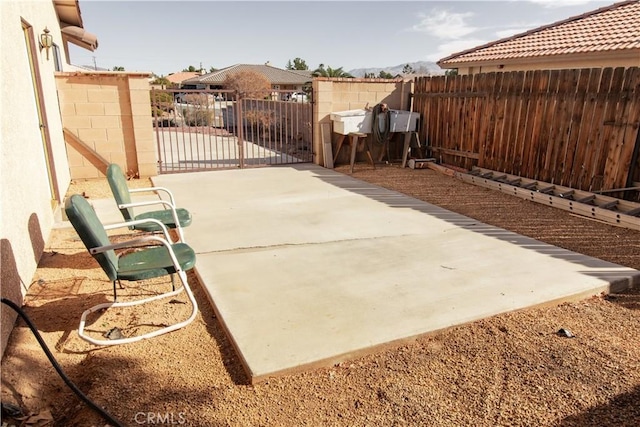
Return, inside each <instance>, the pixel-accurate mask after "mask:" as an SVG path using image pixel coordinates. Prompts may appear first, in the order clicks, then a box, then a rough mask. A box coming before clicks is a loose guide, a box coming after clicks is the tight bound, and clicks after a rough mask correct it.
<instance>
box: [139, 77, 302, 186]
mask: <svg viewBox="0 0 640 427" xmlns="http://www.w3.org/2000/svg"><path fill="white" fill-rule="evenodd" d="M292 92H293V91H273V92H272V93H271V95H270V96H269V97H268V99H251V98H241V97H240V96H239V95H238V94H237V93H236V92H234V91H228V90H227V91H225V90H215V91H213V90H180V89H163V90H159V89H153V90H152V91H151V107H152V116H153V124H154V128H155V138H156V143H157V149H158V173H161V174H163V173H177V172H194V171H205V170H215V169H229V168H245V167H255V166H269V165H277V164H291V163H307V162H312V161H313V143H312V137H313V121H312V104H311V102H310V100H311V99H312V94H308V96H304V97H300V96H292V95H291V93H292ZM298 95H299V94H298Z"/></svg>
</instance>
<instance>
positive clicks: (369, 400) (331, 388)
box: [2, 164, 640, 427]
mask: <svg viewBox="0 0 640 427" xmlns="http://www.w3.org/2000/svg"><path fill="white" fill-rule="evenodd" d="M337 170H338V171H339V172H342V173H347V172H348V169H347V168H346V167H338V168H337ZM353 176H354V177H355V178H358V179H361V180H363V181H367V182H371V183H373V184H376V185H379V186H382V187H386V188H389V189H392V190H396V191H399V192H402V193H404V194H408V195H410V196H413V197H416V198H418V199H421V200H424V201H427V202H430V203H433V204H436V205H438V206H442V207H444V208H447V209H450V210H452V211H455V212H459V213H461V214H464V215H467V216H470V217H473V218H476V219H478V220H480V221H483V222H485V223H489V224H491V225H495V226H499V227H503V228H506V229H508V230H512V231H515V232H518V233H520V234H523V235H526V236H530V237H533V238H535V239H538V240H541V241H544V242H547V243H551V244H554V245H557V246H560V247H563V248H566V249H570V250H573V251H576V252H580V253H584V254H587V255H591V256H594V257H597V258H601V259H604V260H607V261H611V262H615V263H618V264H622V265H624V266H628V267H633V268H636V269H640V232H637V231H631V230H627V229H623V228H617V227H614V226H610V225H606V224H603V223H601V222H597V221H592V220H588V219H583V218H580V217H577V216H574V215H572V214H570V213H568V212H565V211H561V210H557V209H554V208H550V207H547V206H542V205H539V204H535V203H533V202H528V201H525V200H521V199H518V198H515V197H512V196H508V195H505V194H502V193H499V192H496V191H492V190H488V189H484V188H480V187H475V186H473V185H470V184H466V183H463V182H462V181H459V180H457V179H455V178H451V177H448V176H445V175H443V174H440V173H438V172H435V171H431V170H426V169H423V170H411V169H408V168H406V169H401V168H399V167H397V166H386V167H378V168H377V169H376V170H373V169H371V167H369V166H367V165H366V164H359V165H356V169H355V172H354V174H353ZM130 185H131V186H141V185H143V186H144V185H147V182H146V181H145V180H132V181H130ZM70 192H71V193H73V192H76V193H83V192H84V193H85V195H86V196H88V198H89V200H91V199H97V198H104V197H110V193H109V191H108V187H107V186H106V181H104V182H103V181H86V182H74V183H73V185H72V188H71V189H70ZM120 233H122V234H118V235H116V236H115V237H114V238H115V239H124V238H127V237H128V235H127V233H126V232H120ZM196 268H197V265H196ZM426 278H427V277H425V279H426ZM189 280H190V283H191V285H192V288H193V290H194V293H195V296H196V299H197V301H198V304H199V314H198V316H197V318H196V320H195V321H194V322H193V323H192V324H191V325H189V326H188V327H186V328H183V329H181V330H179V331H176V332H172V333H169V334H165V335H163V336H160V337H157V338H154V339H151V340H145V341H141V342H137V343H133V344H127V345H121V346H115V347H95V346H92V345H90V344H88V343H87V342H85V341H83V340H81V339H80V338H78V336H77V330H76V328H77V326H78V321H79V319H80V314H81V313H82V311H83V310H85V309H86V308H88V307H89V306H91V305H94V304H96V303H98V302H105V301H109V300H111V298H112V287H111V283H109V281H108V280H107V279H106V276H104V273H103V272H102V270H100V269H99V268H98V265H97V263H96V262H95V261H94V260H93V259H92V258H91V257H90V256H89V254H88V253H87V251H86V250H85V249H84V247H83V245H82V243H81V242H80V241H79V240H78V238H77V236H76V234H75V232H74V231H73V230H72V229H57V230H54V232H53V233H52V235H51V236H50V238H49V240H48V243H47V247H46V250H45V253H44V255H43V256H42V259H41V261H40V264H39V267H38V270H37V272H36V274H35V277H34V278H33V284H32V286H31V288H30V291H29V294H28V295H27V298H26V305H25V310H26V312H27V314H28V315H29V316H30V317H31V319H32V320H33V322H34V323H35V325H36V326H37V327H38V329H39V330H40V332H41V334H42V336H43V338H44V340H45V342H46V343H47V345H48V346H49V347H50V348H51V350H52V352H53V354H54V356H55V357H56V359H57V360H58V362H59V363H60V365H61V366H62V367H63V369H64V370H65V372H66V373H67V375H68V376H69V377H70V378H71V379H72V381H74V382H75V383H76V384H77V385H78V387H79V388H80V389H81V390H82V391H83V392H84V393H86V394H87V395H88V396H89V397H90V398H91V399H93V400H94V401H95V402H96V403H97V404H99V405H100V406H102V407H104V408H105V409H106V410H107V411H109V412H110V413H111V414H112V415H114V416H115V417H116V418H118V419H119V420H121V421H122V423H123V425H129V426H135V425H162V424H164V425H170V424H173V425H188V426H207V427H209V426H300V425H308V426H326V425H331V426H380V425H385V426H401V425H407V426H417V425H420V426H462V425H464V426H468V425H473V426H637V425H640V404H639V403H638V402H640V290H638V289H636V290H631V291H628V292H625V293H621V294H615V295H608V296H594V297H592V298H589V299H586V300H582V301H576V302H569V303H563V304H560V305H554V306H550V307H544V308H534V309H527V310H521V311H518V312H513V313H507V314H503V315H499V316H495V317H492V318H489V319H485V320H482V321H478V322H473V323H471V324H467V325H464V326H459V327H453V328H450V329H448V330H445V331H442V332H438V333H435V334H431V335H428V336H423V337H420V338H418V339H416V340H415V341H413V342H411V343H409V344H403V345H399V346H397V347H393V348H391V349H388V350H385V351H378V352H375V353H373V354H370V355H367V356H364V357H360V358H355V359H350V360H345V361H344V362H343V363H340V364H336V365H333V366H329V367H326V368H319V369H315V370H312V371H308V372H304V373H299V374H293V375H288V376H283V377H277V378H271V379H269V380H267V381H264V382H262V383H259V384H256V385H251V384H249V381H248V379H247V377H246V375H245V374H244V372H243V369H242V365H241V363H240V360H239V359H238V356H237V354H236V353H235V352H234V350H233V348H232V346H231V345H230V343H229V341H228V339H227V337H226V336H225V334H224V332H223V330H222V328H221V326H220V323H219V319H217V318H216V317H215V315H214V313H213V310H212V308H211V306H210V304H209V302H208V300H207V297H206V296H205V294H204V292H203V290H202V289H201V287H200V286H199V284H198V283H197V278H196V277H195V274H190V275H189ZM154 284H155V282H145V283H144V284H142V285H141V286H138V285H136V284H127V285H126V286H125V287H126V289H124V290H119V295H122V298H126V295H132V296H138V297H139V296H140V295H144V294H148V293H150V292H155V291H156V289H159V288H161V287H162V286H164V287H165V289H166V287H167V286H168V285H166V284H165V283H163V284H160V285H157V284H156V286H154ZM558 285H559V286H561V285H562V284H561V283H559V284H558ZM183 302H185V297H184V296H181V297H179V298H175V300H173V301H171V303H170V304H164V305H157V306H152V307H149V308H146V309H145V310H136V311H127V310H125V309H123V310H114V312H111V313H107V314H105V315H103V316H100V317H98V318H96V321H95V322H94V323H92V324H91V327H90V329H92V330H94V329H95V330H97V331H104V330H108V329H109V328H110V327H111V326H112V325H114V324H118V325H120V327H121V328H122V329H123V331H124V332H125V333H126V334H129V333H138V332H140V331H141V330H145V328H149V327H151V326H152V325H158V324H163V323H166V322H168V321H169V320H170V319H172V318H173V316H176V318H177V317H181V316H182V317H184V316H188V313H189V306H188V304H182V303H183ZM2 309H6V308H5V307H2ZM248 315H250V313H248ZM380 321H381V322H383V321H384V319H380ZM140 325H142V326H140ZM561 328H564V329H566V330H569V331H570V332H571V333H572V334H573V335H574V337H573V338H567V337H562V336H559V335H558V334H557V332H558V331H559V330H560V329H561ZM327 339H330V337H327ZM2 402H3V403H11V404H14V405H17V406H18V407H20V408H22V410H23V411H24V412H25V413H26V415H32V416H33V415H39V416H41V418H42V419H43V420H44V421H43V422H42V423H41V424H42V425H44V424H46V420H47V419H51V420H52V421H50V422H49V424H47V425H56V426H104V425H105V424H106V422H105V421H104V420H103V419H101V418H100V417H99V416H98V415H96V414H95V413H94V412H93V411H91V410H90V409H88V408H87V406H86V405H85V404H84V403H82V402H81V401H80V400H79V399H78V398H77V397H76V396H75V395H74V394H73V393H72V392H71V391H70V390H69V388H67V387H66V386H65V384H64V383H63V381H62V380H61V379H60V378H59V376H58V375H57V374H56V373H55V371H54V370H53V368H52V367H51V365H50V363H49V362H48V361H47V359H46V358H45V356H44V354H43V352H42V350H41V349H40V347H39V346H38V344H37V342H36V340H35V339H34V337H33V336H32V334H31V332H30V331H29V330H28V329H27V327H26V325H25V324H24V322H22V321H19V322H18V323H17V326H16V328H15V329H14V331H13V333H12V336H11V339H10V343H9V347H8V349H7V351H6V354H5V356H4V358H3V360H2ZM33 420H34V418H31V421H32V423H31V424H29V425H38V424H35V421H33ZM5 421H7V419H6V418H5V419H4V420H3V422H5ZM3 425H4V424H3ZM9 425H11V424H9Z"/></svg>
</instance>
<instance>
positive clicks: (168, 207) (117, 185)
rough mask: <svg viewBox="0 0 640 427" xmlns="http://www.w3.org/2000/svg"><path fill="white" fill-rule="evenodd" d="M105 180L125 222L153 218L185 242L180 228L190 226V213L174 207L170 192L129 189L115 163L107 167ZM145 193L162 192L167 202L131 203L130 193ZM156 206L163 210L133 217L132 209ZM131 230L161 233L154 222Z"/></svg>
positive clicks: (157, 189)
mask: <svg viewBox="0 0 640 427" xmlns="http://www.w3.org/2000/svg"><path fill="white" fill-rule="evenodd" d="M107 180H108V181H109V187H111V192H112V193H113V197H114V198H115V199H116V203H117V204H118V209H120V212H121V213H122V216H123V218H124V220H125V221H133V220H138V219H146V218H153V219H156V220H158V221H160V222H161V223H162V224H164V225H165V226H166V227H168V228H174V229H176V230H177V232H178V236H179V237H180V241H181V242H184V241H185V240H184V232H183V230H182V228H183V227H187V226H188V225H190V224H191V213H190V212H189V211H188V210H186V209H184V208H178V207H176V204H175V201H174V198H173V194H172V193H171V191H169V190H168V189H167V188H164V187H146V188H136V189H129V187H128V186H127V178H126V177H125V175H124V173H123V172H122V169H121V168H120V166H118V165H117V164H115V163H112V164H110V165H109V166H108V167H107ZM145 191H146V192H148V191H155V192H159V191H160V192H164V193H166V194H167V195H168V196H169V201H166V200H157V201H145V202H132V201H131V193H141V192H145ZM157 204H161V205H163V206H164V207H165V209H161V210H154V211H149V212H144V213H140V214H138V215H135V214H134V212H133V208H134V207H140V206H151V205H157ZM132 228H134V229H136V230H140V231H146V232H152V233H158V232H160V231H162V230H161V229H160V227H159V226H158V225H157V224H156V223H155V222H144V223H141V224H139V225H132Z"/></svg>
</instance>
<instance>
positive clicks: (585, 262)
mask: <svg viewBox="0 0 640 427" xmlns="http://www.w3.org/2000/svg"><path fill="white" fill-rule="evenodd" d="M287 167H291V168H294V169H296V170H300V171H311V172H313V173H314V174H315V175H316V176H317V177H318V178H319V179H321V180H322V181H324V182H326V183H328V184H331V185H334V186H336V187H339V188H341V189H344V190H348V191H351V192H354V193H356V194H358V195H361V196H365V197H368V198H370V199H373V200H375V201H377V202H380V203H384V204H386V205H387V206H389V207H392V208H401V209H407V208H408V209H414V210H416V211H419V212H422V213H425V214H428V215H431V216H433V217H435V218H438V219H440V220H443V221H446V222H448V223H450V224H452V225H453V226H456V227H460V228H463V229H465V230H468V231H472V232H474V233H479V234H482V235H485V236H488V237H491V238H494V239H499V240H502V241H505V242H509V243H511V244H514V245H517V246H520V247H522V248H525V249H529V250H533V251H536V252H538V253H540V254H543V255H547V256H550V257H553V258H558V259H562V260H564V261H567V262H570V263H573V264H579V265H582V266H584V267H586V268H588V269H591V270H583V271H580V272H581V273H582V274H585V275H587V276H591V277H597V278H601V279H606V280H608V281H610V282H611V287H610V290H611V292H621V291H623V290H625V289H629V288H633V287H636V286H639V285H640V272H638V273H637V274H635V275H633V276H632V274H631V273H630V271H629V270H626V271H621V269H620V268H616V267H615V264H612V263H610V262H608V261H603V260H600V259H598V258H594V257H590V256H586V255H583V254H580V253H577V252H573V251H570V250H568V249H562V248H559V247H557V246H553V245H550V244H548V243H544V242H541V241H538V240H535V239H533V238H531V237H527V236H523V235H521V234H517V233H514V232H511V231H508V230H505V229H503V228H500V227H496V226H492V225H489V224H485V223H483V222H481V221H479V220H476V219H473V218H470V217H467V216H464V215H462V214H459V213H455V212H452V211H449V210H447V209H444V208H441V207H439V206H436V205H432V204H430V203H428V202H424V201H422V200H419V199H415V198H413V197H411V196H407V195H405V194H402V193H399V192H396V191H393V190H389V189H386V188H382V187H379V186H376V185H374V184H370V183H367V182H364V181H360V180H358V179H357V178H353V177H350V176H348V175H344V174H342V173H339V172H335V171H332V170H329V169H324V168H320V167H318V166H316V165H310V164H301V165H287ZM592 269H598V271H593V270H592Z"/></svg>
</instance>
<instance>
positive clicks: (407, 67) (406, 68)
mask: <svg viewBox="0 0 640 427" xmlns="http://www.w3.org/2000/svg"><path fill="white" fill-rule="evenodd" d="M402 74H413V67H412V66H411V65H409V64H406V65H405V66H404V67H403V68H402Z"/></svg>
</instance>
